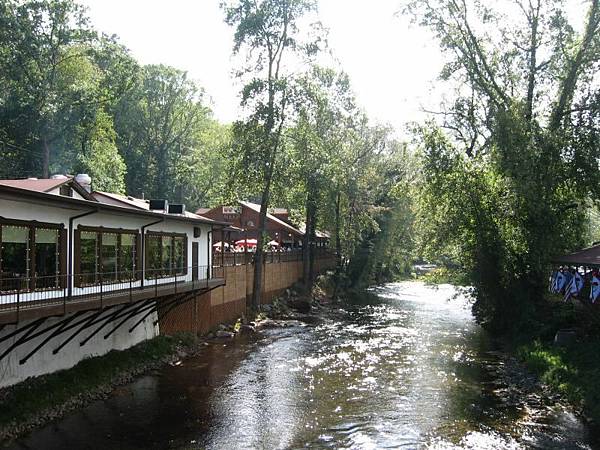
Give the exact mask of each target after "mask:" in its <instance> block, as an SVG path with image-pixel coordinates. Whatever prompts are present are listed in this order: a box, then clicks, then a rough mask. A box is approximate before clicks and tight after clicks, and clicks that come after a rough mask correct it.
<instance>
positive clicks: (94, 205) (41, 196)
mask: <svg viewBox="0 0 600 450" xmlns="http://www.w3.org/2000/svg"><path fill="white" fill-rule="evenodd" d="M3 193H5V194H12V195H15V196H22V197H27V198H32V199H36V200H40V201H43V202H50V203H63V204H67V205H72V206H81V207H88V208H91V209H97V210H104V211H112V212H119V213H123V214H126V215H127V214H129V215H138V216H146V217H157V218H158V217H162V218H165V219H170V220H177V221H180V222H188V223H203V224H206V225H223V226H229V225H231V223H229V222H221V221H218V220H212V219H209V218H206V217H203V218H202V219H197V218H192V217H185V216H176V215H171V214H164V213H157V212H153V211H148V210H145V209H133V208H128V207H123V206H116V205H109V204H106V203H102V202H98V201H91V200H80V199H78V198H73V197H63V196H60V195H56V194H49V193H47V192H39V191H31V190H29V189H23V188H17V187H14V186H6V185H0V194H3Z"/></svg>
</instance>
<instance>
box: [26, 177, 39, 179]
mask: <svg viewBox="0 0 600 450" xmlns="http://www.w3.org/2000/svg"><path fill="white" fill-rule="evenodd" d="M27 179H28V180H37V178H36V177H29V178H27Z"/></svg>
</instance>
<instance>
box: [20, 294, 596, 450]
mask: <svg viewBox="0 0 600 450" xmlns="http://www.w3.org/2000/svg"><path fill="white" fill-rule="evenodd" d="M510 361H511V360H510V359H509V358H506V357H505V356H504V355H503V354H502V353H501V352H499V351H498V349H497V348H495V347H494V345H493V343H492V342H491V341H490V339H489V338H488V336H487V335H486V333H485V331H484V330H482V329H481V328H480V327H479V326H478V325H477V324H475V322H474V320H473V318H472V315H471V312H470V305H469V303H468V301H467V299H466V298H465V297H464V296H463V295H462V294H461V293H460V291H458V290H457V289H455V288H454V287H452V286H450V285H441V286H437V287H433V286H426V285H424V284H422V283H419V282H402V283H393V284H387V285H384V286H381V287H378V288H374V289H372V290H371V291H370V292H369V293H368V294H365V295H364V296H362V297H361V298H357V299H353V300H351V301H348V304H346V305H344V306H343V309H339V310H335V311H333V312H331V313H330V314H328V315H327V316H326V317H325V318H324V319H323V320H320V321H317V322H316V323H314V324H304V325H295V326H291V327H286V328H277V329H270V330H265V331H262V332H260V334H258V335H257V336H256V337H250V338H241V337H240V338H236V339H234V340H228V341H223V340H220V341H214V342H211V343H210V344H208V345H207V346H206V348H205V349H204V350H203V351H202V352H201V353H200V354H199V355H198V356H195V357H192V358H189V359H186V360H184V361H183V363H182V364H181V365H179V366H173V367H171V366H168V367H165V368H164V369H162V370H160V371H156V372H154V373H150V374H148V375H146V376H144V377H141V378H139V379H138V380H136V381H135V382H134V383H132V384H130V385H127V386H124V387H122V388H119V389H117V390H116V391H115V392H114V394H113V395H112V396H111V397H110V398H109V399H107V400H104V401H98V402H95V403H92V404H91V405H89V406H87V407H86V408H84V409H82V410H79V411H76V412H73V413H71V414H69V415H67V416H66V417H64V418H63V419H62V420H60V421H57V422H55V423H53V424H50V425H48V426H46V427H44V428H41V429H39V430H36V431H34V432H32V433H31V434H29V435H28V436H25V437H24V438H22V439H20V440H18V441H16V442H13V443H12V447H11V448H15V449H71V448H73V449H148V448H174V449H187V448H190V449H192V448H209V449H238V448H256V449H275V448H286V449H287V448H336V449H337V448H353V449H354V448H355V449H378V448H407V449H412V448H426V449H455V448H468V449H513V448H514V449H520V448H540V449H591V448H594V447H595V446H596V445H598V442H597V441H596V440H595V438H594V437H593V436H592V434H591V433H590V432H589V430H588V429H587V428H586V426H585V424H584V423H583V422H582V421H581V420H580V419H579V418H578V417H577V416H576V415H575V414H574V413H573V412H572V411H571V410H570V409H569V408H568V407H566V406H562V405H561V404H560V403H559V402H557V401H554V400H552V399H547V398H545V396H543V395H542V394H541V393H540V392H539V389H538V390H536V389H535V387H531V386H529V385H530V384H534V383H531V381H530V379H531V377H527V375H526V374H525V375H521V374H519V370H520V369H519V368H518V365H516V364H515V363H514V362H513V363H511V362H510Z"/></svg>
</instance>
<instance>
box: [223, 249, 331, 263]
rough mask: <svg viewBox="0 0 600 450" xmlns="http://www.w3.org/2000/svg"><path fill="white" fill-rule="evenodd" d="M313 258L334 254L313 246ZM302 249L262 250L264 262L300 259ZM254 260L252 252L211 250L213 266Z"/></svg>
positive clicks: (322, 257) (323, 257) (327, 256)
mask: <svg viewBox="0 0 600 450" xmlns="http://www.w3.org/2000/svg"><path fill="white" fill-rule="evenodd" d="M313 251H314V252H315V258H317V259H328V258H333V257H334V256H335V255H334V253H332V251H331V250H330V249H329V248H327V247H315V248H313ZM303 253H304V252H303V251H302V249H301V248H300V249H293V250H280V251H269V252H264V263H265V264H273V263H281V262H293V261H302V258H303ZM253 261H254V252H224V253H222V252H218V251H214V252H213V259H212V262H213V266H214V267H222V266H225V267H231V266H239V265H244V264H252V263H253Z"/></svg>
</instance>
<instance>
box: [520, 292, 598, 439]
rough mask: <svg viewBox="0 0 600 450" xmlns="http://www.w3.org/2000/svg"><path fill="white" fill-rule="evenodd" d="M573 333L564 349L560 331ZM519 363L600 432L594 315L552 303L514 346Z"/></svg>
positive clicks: (596, 339) (577, 307) (573, 305)
mask: <svg viewBox="0 0 600 450" xmlns="http://www.w3.org/2000/svg"><path fill="white" fill-rule="evenodd" d="M562 329H568V330H571V331H570V332H569V335H570V336H571V335H572V339H571V340H570V341H567V342H565V343H563V344H561V345H559V344H558V343H556V342H555V340H554V337H555V334H556V333H557V331H558V330H562ZM512 348H513V351H514V353H515V354H516V355H517V357H518V358H519V360H520V361H521V362H522V363H523V364H524V365H525V366H526V367H527V369H529V370H530V371H531V372H532V373H534V374H536V375H537V376H538V377H539V379H540V380H541V381H542V382H543V383H544V384H545V385H547V386H548V387H549V388H550V389H551V390H552V392H554V393H556V394H559V395H560V396H561V397H563V398H565V399H566V400H567V401H568V402H569V403H570V404H571V405H573V406H574V407H575V408H577V409H578V410H579V411H580V413H581V414H582V415H583V417H585V419H586V420H587V421H588V422H589V423H590V425H591V426H592V427H593V429H594V431H595V432H596V433H598V431H599V428H600V382H599V381H600V358H598V351H599V350H598V349H599V348H600V336H598V326H597V321H596V319H595V318H594V313H593V312H592V313H590V311H589V310H588V308H584V307H582V305H580V304H577V303H575V304H565V303H563V302H560V301H558V300H548V304H547V307H546V309H545V313H544V315H543V317H539V318H538V320H537V321H536V323H535V324H533V325H532V327H531V331H530V332H529V333H526V334H524V335H523V336H518V337H516V338H515V342H514V343H513V345H512Z"/></svg>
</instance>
